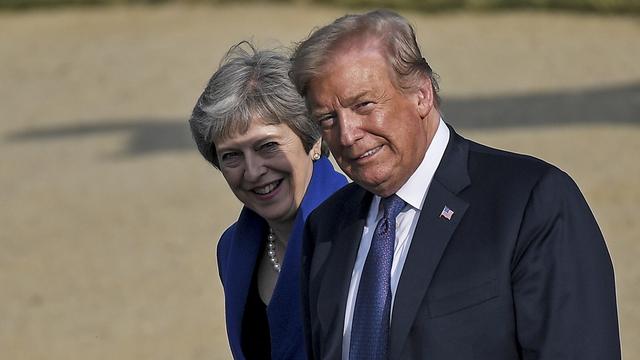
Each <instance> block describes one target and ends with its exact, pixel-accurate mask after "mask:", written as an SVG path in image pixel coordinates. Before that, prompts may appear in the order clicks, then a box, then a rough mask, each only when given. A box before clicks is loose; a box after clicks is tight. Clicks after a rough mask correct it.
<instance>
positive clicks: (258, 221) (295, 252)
mask: <svg viewBox="0 0 640 360" xmlns="http://www.w3.org/2000/svg"><path fill="white" fill-rule="evenodd" d="M346 183H347V181H346V179H345V177H344V176H343V175H342V174H339V173H337V172H336V171H335V170H334V169H333V166H332V165H331V162H329V160H328V159H327V158H326V157H322V158H321V159H320V160H318V161H315V162H314V165H313V174H312V176H311V181H310V182H309V186H308V187H307V191H306V193H305V195H304V198H303V200H302V203H301V204H300V208H299V209H298V214H297V215H296V219H295V220H294V225H293V229H292V232H291V237H290V238H289V242H288V243H287V252H286V254H285V257H284V260H283V262H282V270H281V272H280V275H279V278H278V282H277V284H276V287H275V289H274V291H273V295H272V297H271V301H270V303H269V306H268V307H267V318H268V321H269V331H270V334H271V339H272V340H271V357H272V358H273V359H306V356H305V352H304V343H303V341H304V338H303V331H302V317H301V309H300V261H301V260H300V258H301V247H302V229H303V226H304V222H305V220H306V219H307V216H308V215H309V213H310V212H311V211H312V210H313V209H315V208H316V207H317V206H318V205H319V204H320V203H321V202H323V201H324V200H325V199H326V198H327V197H329V196H330V195H331V194H333V193H334V192H335V191H336V190H338V189H339V188H341V187H342V186H343V185H345V184H346ZM266 227H267V223H266V221H265V220H264V219H263V218H261V217H260V216H258V215H257V214H256V213H255V212H253V211H251V210H250V209H248V208H246V207H244V208H243V209H242V212H241V213H240V217H239V218H238V221H237V222H236V223H235V224H233V225H231V227H229V228H228V229H227V230H226V231H225V232H224V234H223V235H222V237H221V238H220V241H219V242H218V252H217V255H218V271H219V273H220V279H221V280H222V285H223V287H224V296H225V315H226V322H227V335H228V337H229V345H230V347H231V352H232V353H233V357H234V359H244V358H245V356H244V354H243V352H242V348H241V336H242V329H241V326H242V317H243V314H244V310H245V304H246V301H247V296H248V294H249V286H251V280H252V277H253V274H254V271H255V266H256V260H257V259H258V257H259V252H260V250H261V248H262V243H263V242H264V241H265V237H264V234H265V233H266Z"/></svg>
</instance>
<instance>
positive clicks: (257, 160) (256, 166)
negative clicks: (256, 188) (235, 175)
mask: <svg viewBox="0 0 640 360" xmlns="http://www.w3.org/2000/svg"><path fill="white" fill-rule="evenodd" d="M245 161H246V164H245V170H244V178H245V180H246V181H250V182H255V181H258V180H259V179H260V177H261V176H262V175H264V174H265V173H266V172H267V167H266V164H265V161H264V159H263V158H262V157H260V156H257V155H255V154H252V155H248V156H246V157H245Z"/></svg>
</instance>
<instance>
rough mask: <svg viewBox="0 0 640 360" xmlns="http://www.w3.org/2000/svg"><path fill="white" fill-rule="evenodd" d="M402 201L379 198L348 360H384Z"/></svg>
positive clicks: (354, 315)
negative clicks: (379, 213)
mask: <svg viewBox="0 0 640 360" xmlns="http://www.w3.org/2000/svg"><path fill="white" fill-rule="evenodd" d="M404 205H405V202H404V201H403V200H402V199H400V198H399V197H398V195H395V194H394V195H392V196H389V197H387V198H384V199H382V208H383V209H384V215H383V216H382V219H380V221H379V222H378V225H377V226H376V229H375V232H374V233H373V239H372V240H371V248H370V249H369V253H368V254H367V259H366V260H365V263H364V268H363V270H362V277H361V278H360V285H359V286H358V296H357V297H356V305H355V309H354V313H353V322H352V326H351V344H350V345H349V359H350V360H377V359H379V360H383V359H384V360H386V359H387V350H388V345H389V322H390V313H391V264H392V263H393V249H394V244H395V239H396V217H397V216H398V214H399V213H400V211H401V210H402V208H403V207H404Z"/></svg>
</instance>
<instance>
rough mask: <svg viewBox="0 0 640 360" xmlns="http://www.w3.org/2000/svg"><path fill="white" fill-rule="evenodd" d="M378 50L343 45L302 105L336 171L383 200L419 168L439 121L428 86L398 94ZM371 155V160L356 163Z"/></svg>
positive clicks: (425, 82) (371, 44) (374, 46)
mask: <svg viewBox="0 0 640 360" xmlns="http://www.w3.org/2000/svg"><path fill="white" fill-rule="evenodd" d="M379 44H380V42H379V41H366V42H365V45H363V46H356V45H357V44H353V43H344V42H343V43H342V44H341V45H342V46H344V49H345V51H342V52H340V55H337V56H336V57H333V58H331V59H330V60H328V61H327V62H326V64H325V67H326V68H330V69H331V71H330V72H325V73H326V74H328V75H326V76H323V77H318V78H314V79H313V80H312V81H311V82H310V86H309V94H308V95H309V96H308V102H309V104H310V107H311V109H312V113H314V114H320V116H317V115H316V117H315V118H316V119H317V121H318V122H319V123H320V126H321V128H322V129H323V137H324V139H325V141H327V143H328V144H329V147H330V148H331V150H332V153H333V155H334V157H335V159H336V162H337V163H338V165H340V167H341V168H342V169H343V171H344V172H345V173H346V174H347V175H348V176H349V177H351V178H352V179H353V180H354V181H357V182H359V183H361V184H362V185H363V186H364V187H365V188H366V189H367V190H369V191H371V192H373V193H375V194H378V195H380V196H383V197H385V196H388V195H390V194H392V193H394V192H395V191H397V190H398V189H399V188H400V186H402V184H404V183H405V182H406V180H407V179H408V178H409V176H410V175H411V173H413V171H415V169H416V168H417V166H418V165H419V164H420V162H421V161H422V157H423V156H424V153H425V152H426V149H427V146H428V144H429V143H430V141H431V139H432V138H433V136H434V134H435V131H436V129H437V124H438V121H439V118H440V116H439V114H438V113H437V110H435V108H434V106H433V102H432V99H433V95H432V94H431V87H430V85H431V84H430V82H429V81H428V80H427V79H424V78H423V79H422V81H421V86H420V87H419V88H418V89H416V90H414V91H402V90H401V89H399V88H398V87H397V86H396V85H395V83H394V81H393V76H392V74H393V72H392V69H391V67H390V65H389V63H388V61H387V60H386V57H385V55H384V53H383V51H382V50H381V49H380V48H379ZM362 89H365V91H362ZM327 116H332V117H329V118H328V119H327V118H326V117H327ZM372 150H373V151H374V153H373V155H372V156H370V157H368V158H362V156H363V155H364V154H365V153H367V152H368V151H372Z"/></svg>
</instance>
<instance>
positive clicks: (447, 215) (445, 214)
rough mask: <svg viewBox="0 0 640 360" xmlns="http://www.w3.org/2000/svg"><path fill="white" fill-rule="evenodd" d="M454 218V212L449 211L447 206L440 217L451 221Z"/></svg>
mask: <svg viewBox="0 0 640 360" xmlns="http://www.w3.org/2000/svg"><path fill="white" fill-rule="evenodd" d="M452 216H453V210H451V209H449V207H448V206H445V207H444V209H442V212H441V213H440V217H441V218H445V219H447V220H451V217H452Z"/></svg>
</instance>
